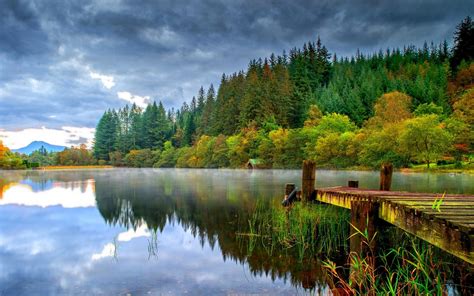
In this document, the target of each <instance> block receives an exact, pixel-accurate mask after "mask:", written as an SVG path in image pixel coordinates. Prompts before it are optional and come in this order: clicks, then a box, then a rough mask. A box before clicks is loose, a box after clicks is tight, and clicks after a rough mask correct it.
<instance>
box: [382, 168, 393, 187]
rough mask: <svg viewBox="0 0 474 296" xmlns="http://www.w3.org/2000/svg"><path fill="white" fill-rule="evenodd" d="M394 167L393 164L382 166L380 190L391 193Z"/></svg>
mask: <svg viewBox="0 0 474 296" xmlns="http://www.w3.org/2000/svg"><path fill="white" fill-rule="evenodd" d="M392 173H393V165H392V164H391V163H384V164H382V168H381V169H380V190H382V191H390V187H391V185H392Z"/></svg>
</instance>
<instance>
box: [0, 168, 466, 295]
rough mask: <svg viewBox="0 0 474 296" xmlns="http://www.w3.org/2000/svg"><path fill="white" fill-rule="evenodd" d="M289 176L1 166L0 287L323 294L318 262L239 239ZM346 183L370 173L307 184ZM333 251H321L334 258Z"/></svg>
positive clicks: (453, 188)
mask: <svg viewBox="0 0 474 296" xmlns="http://www.w3.org/2000/svg"><path fill="white" fill-rule="evenodd" d="M300 174H301V172H300V171H298V170H255V171H249V170H188V169H104V170H77V171H0V295H64V294H66V295H84V294H87V295H128V294H131V295H148V294H151V295H157V294H158V295H183V294H189V295H222V294H224V295H243V294H245V295H247V294H258V295H288V294H289V295H294V294H301V295H304V294H310V293H313V294H314V293H316V294H317V293H323V294H326V293H329V292H330V289H329V287H328V285H327V284H326V282H325V277H324V275H323V272H322V270H321V264H320V263H318V260H316V259H314V258H312V259H311V260H309V259H307V258H306V257H305V258H304V259H301V258H297V256H296V255H295V254H294V252H292V251H286V250H272V251H271V252H268V249H265V248H261V247H259V246H256V247H255V248H254V247H252V248H251V252H249V245H248V241H246V238H243V239H239V233H244V232H245V231H246V227H247V226H248V221H249V215H251V213H252V212H253V211H254V210H255V207H256V203H257V200H259V201H264V202H265V203H266V204H273V205H275V206H278V203H279V202H280V201H281V200H282V198H283V193H284V185H285V183H289V182H294V183H296V184H297V186H299V185H298V184H299V183H300ZM348 180H359V187H361V188H377V187H378V173H376V172H354V171H320V170H318V171H317V173H316V187H326V186H337V185H345V184H347V181H348ZM392 189H393V190H407V191H416V192H447V193H464V194H473V193H474V176H473V175H467V174H421V173H394V176H393V183H392ZM340 211H345V210H340ZM346 228H347V227H346ZM346 228H345V229H346ZM341 231H345V230H341ZM344 235H345V234H344ZM391 243H394V242H393V241H392V242H391ZM265 250H267V251H265ZM343 250H344V248H341V249H338V251H337V252H336V253H335V254H332V255H331V256H332V258H334V260H335V261H337V262H339V261H340V262H344V260H346V259H345V256H347V254H346V253H345V252H344V251H343ZM338 260H339V261H338Z"/></svg>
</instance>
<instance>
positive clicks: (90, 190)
mask: <svg viewBox="0 0 474 296" xmlns="http://www.w3.org/2000/svg"><path fill="white" fill-rule="evenodd" d="M6 187H8V188H6ZM2 192H3V194H2V198H1V199H0V206H2V205H9V204H11V205H22V206H38V207H42V208H45V207H51V206H61V207H63V208H80V207H94V206H95V183H94V180H93V179H89V180H85V181H76V182H53V181H52V180H46V182H43V183H35V182H33V181H32V180H30V179H26V180H23V181H21V182H20V183H16V184H15V183H10V184H9V185H8V186H5V187H4V188H3V190H2Z"/></svg>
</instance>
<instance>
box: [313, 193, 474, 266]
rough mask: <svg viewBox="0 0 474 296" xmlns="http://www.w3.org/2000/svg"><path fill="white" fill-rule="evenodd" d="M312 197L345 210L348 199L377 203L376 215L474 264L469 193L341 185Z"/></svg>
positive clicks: (472, 200) (473, 214)
mask: <svg viewBox="0 0 474 296" xmlns="http://www.w3.org/2000/svg"><path fill="white" fill-rule="evenodd" d="M316 199H317V200H319V201H321V202H325V203H329V204H332V205H336V206H340V207H344V208H347V209H351V202H352V201H361V202H373V203H377V204H379V212H378V216H379V218H381V219H383V220H385V221H387V222H389V223H391V224H393V225H395V226H398V227H399V228H402V229H403V230H405V231H407V232H409V233H412V234H414V235H415V236H417V237H419V238H421V239H423V240H426V241H427V242H429V243H431V244H433V245H435V246H437V247H439V248H441V249H443V250H445V251H447V252H449V253H451V254H453V255H455V256H457V257H459V258H461V259H463V260H465V261H467V262H469V263H471V264H474V196H472V195H471V196H469V195H461V194H445V193H414V192H405V191H378V190H367V189H360V188H351V187H342V186H341V187H331V188H320V189H317V195H316ZM436 202H439V204H437V203H436ZM434 205H435V206H434ZM436 205H438V206H437V207H436Z"/></svg>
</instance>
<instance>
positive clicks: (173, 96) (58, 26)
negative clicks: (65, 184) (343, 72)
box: [0, 0, 474, 148]
mask: <svg viewBox="0 0 474 296" xmlns="http://www.w3.org/2000/svg"><path fill="white" fill-rule="evenodd" d="M473 14H474V2H473V1H472V0H450V1H442V0H431V1H421V0H405V1H375V0H365V1H362V0H361V1H337V0H336V1H335V0H332V1H331V0H328V1H300V0H294V1H287V0H282V1H263V0H248V1H243V0H229V1H213V0H209V1H207V0H206V1H182V0H165V1H160V0H156V1H153V0H147V1H145V0H102V1H100V0H84V1H76V0H30V1H27V0H0V139H2V140H3V142H4V143H5V144H7V145H8V146H9V147H11V148H18V147H21V146H25V145H26V144H28V143H29V142H31V141H32V140H46V141H48V142H50V143H52V144H60V145H68V146H70V145H73V144H78V143H80V142H86V141H88V140H89V141H90V139H91V138H92V137H93V133H94V127H95V126H96V124H97V121H98V119H99V118H100V116H101V115H102V113H103V112H104V110H106V109H107V108H119V107H121V106H124V105H125V104H127V103H131V102H136V103H137V104H139V105H144V104H146V103H148V102H150V101H152V100H157V101H159V100H161V101H162V102H163V103H164V105H165V107H166V108H171V107H179V106H180V105H181V104H182V102H183V101H189V100H190V98H192V96H193V95H195V94H196V93H197V90H198V89H199V87H200V86H201V85H204V86H205V87H207V86H209V85H210V84H211V83H214V85H215V86H217V85H218V82H219V79H220V76H221V75H222V73H224V72H225V73H231V72H235V71H238V70H240V69H245V68H246V66H247V64H248V61H249V60H250V59H253V58H259V57H265V56H268V55H269V54H270V53H272V52H275V53H281V52H282V51H283V50H284V49H285V50H289V49H290V48H292V47H295V46H297V47H300V46H301V45H302V44H303V43H304V42H305V41H308V40H314V39H316V38H317V36H318V35H319V36H321V38H322V41H323V43H324V44H325V45H326V46H327V47H328V49H329V50H330V52H331V53H334V52H336V53H337V54H338V56H343V55H351V54H353V53H355V51H356V50H357V48H359V49H360V50H361V51H363V52H372V51H376V50H378V49H379V48H387V47H395V46H403V45H405V44H415V45H422V44H423V42H424V41H425V40H426V41H428V42H431V41H433V42H435V43H439V42H441V41H442V40H444V39H446V40H448V42H450V43H452V33H453V31H454V29H455V26H456V25H457V24H458V23H459V22H460V21H461V20H462V19H463V18H464V17H466V16H467V15H471V16H472V15H473Z"/></svg>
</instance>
